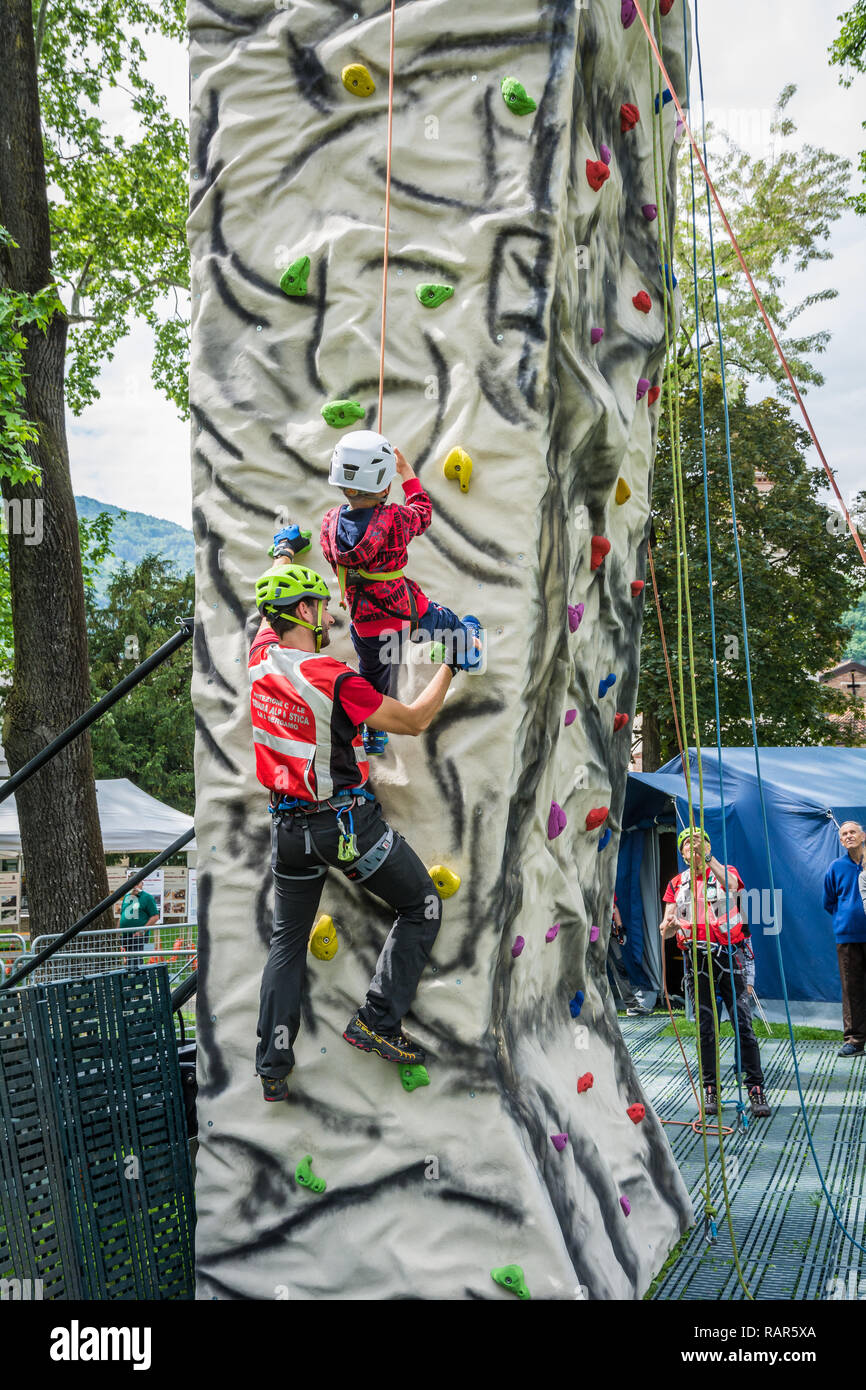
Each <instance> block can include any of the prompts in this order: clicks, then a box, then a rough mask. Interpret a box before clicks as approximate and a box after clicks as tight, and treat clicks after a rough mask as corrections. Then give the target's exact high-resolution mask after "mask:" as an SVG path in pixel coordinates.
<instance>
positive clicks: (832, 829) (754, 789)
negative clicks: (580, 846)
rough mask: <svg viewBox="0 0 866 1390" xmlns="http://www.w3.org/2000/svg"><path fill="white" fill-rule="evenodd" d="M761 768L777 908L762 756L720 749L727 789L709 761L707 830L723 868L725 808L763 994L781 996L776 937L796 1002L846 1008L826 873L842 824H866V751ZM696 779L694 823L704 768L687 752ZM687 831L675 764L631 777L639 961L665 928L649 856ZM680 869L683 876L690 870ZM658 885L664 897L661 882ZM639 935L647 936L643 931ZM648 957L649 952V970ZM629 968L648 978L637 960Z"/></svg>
mask: <svg viewBox="0 0 866 1390" xmlns="http://www.w3.org/2000/svg"><path fill="white" fill-rule="evenodd" d="M760 761H761V784H762V786H763V792H764V802H765V805H766V815H767V829H768V832H769V848H770V856H771V862H772V866H773V883H774V886H775V889H776V900H775V901H774V900H773V899H772V898H771V895H770V891H769V890H770V876H769V872H768V867H767V848H766V839H765V835H764V827H763V820H762V815H761V803H760V799H759V794H758V777H757V772H756V768H755V753H754V749H752V748H723V749H722V757H721V766H722V776H721V780H720V777H719V757H718V753H717V751H716V749H714V748H713V749H711V750H709V751H705V752H702V755H701V762H702V765H703V783H704V826H705V828H706V830H707V833H708V834H709V835H710V837H711V839H712V841H713V849H714V852H715V854H716V856H717V858H719V859H721V857H722V801H723V800H724V814H725V834H726V837H727V850H728V863H729V864H733V865H734V866H735V867H736V868H737V869H738V870H739V873H740V876H741V877H742V879H743V881H744V882H745V885H746V890H747V894H749V897H748V903H747V904H746V905H747V907H748V914H747V915H748V919H749V921H750V923H751V929H752V944H753V946H754V951H755V963H756V979H755V988H756V990H757V992H758V994H759V995H760V996H761V997H763V998H771V999H780V998H781V997H782V985H781V979H780V975H779V967H778V954H777V951H776V944H775V941H774V940H773V939H772V937H773V934H774V932H775V931H776V930H777V929H778V928H780V934H779V941H780V944H781V947H782V959H783V962H784V968H785V978H786V981H787V985H788V994H789V997H790V998H791V999H796V1000H827V1001H838V1000H839V999H840V997H841V995H840V988H839V971H838V968H837V964H836V945H835V939H834V936H833V928H832V923H831V920H830V917H829V916H828V914H827V913H826V912H825V911H824V906H823V885H824V874H825V872H826V870H827V868H828V866H829V864H830V863H831V862H832V860H834V859H837V858H838V857H839V855H840V853H841V848H840V845H839V835H838V825H839V824H841V823H842V822H843V821H845V820H856V821H860V823H861V824H864V825H866V748H762V749H760ZM689 775H690V781H691V793H692V805H693V808H694V819H695V821H696V822H697V819H698V805H699V798H698V763H697V754H696V752H695V750H694V749H691V748H690V749H689ZM674 807H675V808H676V811H674ZM687 824H688V798H687V791H686V781H685V777H684V776H683V771H682V764H681V761H680V758H679V757H677V758H675V759H673V760H672V761H671V762H669V763H667V764H665V766H664V767H662V768H659V770H658V772H632V773H629V777H628V785H627V789H626V798H625V808H624V811H623V835H622V839H621V848H620V856H619V864H618V869H617V888H616V891H617V898H618V901H619V906H620V912H621V913H622V915H623V921H624V922H625V924H626V927H627V929H628V928H629V926H630V927H631V930H630V931H629V947H630V948H631V949H632V951H633V952H634V954H635V956H637V957H639V956H640V952H641V949H642V943H643V941H644V938H645V937H646V938H647V939H649V936H650V932H651V931H656V932H657V923H658V921H659V916H658V912H657V907H656V903H655V902H653V901H650V900H649V899H648V895H647V875H646V873H642V865H643V861H644V859H645V857H646V851H647V846H648V844H649V843H650V841H651V838H652V837H653V835H654V834H655V832H656V831H657V828H658V827H659V826H665V825H667V826H668V827H670V828H674V827H676V828H677V829H678V828H680V827H681V826H682V825H687ZM657 861H658V853H657V851H656V862H657ZM679 866H680V867H681V868H682V867H683V861H682V860H680V861H679ZM657 886H658V885H657ZM660 887H661V889H662V890H663V889H664V884H661V885H660ZM658 906H659V907H660V903H659V904H658ZM653 917H655V921H652V920H651V919H652V918H653ZM641 926H642V927H643V931H640V930H638V929H637V928H639V927H641ZM649 944H650V942H649V940H647V945H649ZM651 944H652V945H654V944H655V943H654V942H652V943H651ZM650 954H651V952H650V951H649V950H646V949H645V950H644V953H643V965H644V967H646V964H647V959H648V957H649V956H650ZM632 964H633V966H634V967H635V968H637V969H638V970H640V968H641V962H640V959H636V960H633V962H632Z"/></svg>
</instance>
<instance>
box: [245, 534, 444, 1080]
mask: <svg viewBox="0 0 866 1390" xmlns="http://www.w3.org/2000/svg"><path fill="white" fill-rule="evenodd" d="M295 539H296V540H298V539H300V540H303V537H302V536H301V537H295ZM328 599H329V594H328V587H327V585H326V583H325V581H324V579H322V577H321V575H319V574H316V572H315V571H314V570H310V569H307V568H306V567H305V566H303V565H298V564H295V563H293V556H292V555H291V547H290V548H289V554H288V555H286V556H284V557H278V558H277V559H276V560H275V562H274V567H273V569H272V570H270V571H269V572H268V573H267V574H265V575H263V576H262V577H261V579H259V581H258V583H257V584H256V607H257V608H258V610H259V612H260V613H261V614H262V623H261V626H260V628H259V631H258V633H257V634H256V637H255V639H254V641H253V644H252V647H251V648H250V655H249V673H250V684H251V696H250V699H251V713H252V723H253V741H254V744H255V751H256V773H257V776H258V779H259V781H260V782H262V783H263V784H264V786H266V787H267V788H268V790H269V791H270V794H271V795H270V810H271V813H272V816H273V825H272V832H271V844H272V855H271V864H272V869H273V876H274V930H273V935H272V937H271V941H270V947H269V951H268V959H267V962H266V964H265V968H264V973H263V975H262V985H261V1002H260V1011H259V1024H258V1038H259V1043H258V1047H257V1049H256V1071H257V1072H258V1074H259V1076H260V1078H261V1083H262V1090H263V1093H264V1099H265V1100H268V1101H279V1100H285V1099H287V1098H288V1087H287V1085H286V1077H287V1076H288V1074H289V1072H290V1071H291V1070H292V1068H293V1066H294V1061H295V1059H294V1053H293V1050H292V1047H293V1044H294V1041H295V1038H296V1037H297V1034H298V1028H299V1026H300V1016H301V997H302V991H303V985H304V976H305V973H306V965H307V942H308V939H309V936H310V931H311V928H312V927H313V921H314V918H315V916H316V912H317V910H318V907H319V901H320V899H321V896H322V889H323V888H324V885H325V878H326V876H327V873H328V870H329V868H334V869H338V870H340V871H341V872H342V873H343V874H345V876H346V877H347V878H348V879H351V880H353V881H354V882H356V883H360V884H362V885H363V887H364V888H365V889H366V890H367V891H368V892H370V893H374V894H375V895H376V896H377V897H379V898H381V899H382V900H383V901H384V902H386V903H388V904H389V905H390V906H391V907H392V908H393V909H394V911H395V913H396V918H395V921H394V925H393V927H392V929H391V932H390V934H389V936H388V938H387V939H386V941H385V944H384V946H383V947H382V950H381V952H380V955H379V959H378V961H377V964H376V971H375V974H374V976H373V979H372V981H371V982H370V987H369V989H368V991H367V997H366V1000H365V1002H364V1003H363V1005H362V1006H361V1007H360V1008H359V1009H358V1011H357V1012H356V1013H355V1014H354V1015H353V1016H352V1018H351V1019H350V1020H349V1022H348V1023H347V1025H346V1028H345V1030H344V1032H343V1037H344V1038H345V1040H346V1042H348V1043H351V1044H352V1046H353V1047H357V1048H360V1049H361V1050H362V1051H364V1052H376V1053H378V1055H379V1056H380V1057H383V1058H385V1060H386V1061H391V1062H398V1063H400V1064H401V1065H403V1066H407V1065H408V1066H414V1065H419V1064H421V1063H423V1061H424V1051H423V1049H422V1048H421V1047H420V1046H419V1045H418V1044H417V1043H415V1042H413V1041H412V1040H411V1038H408V1037H407V1036H406V1034H405V1033H404V1032H403V1031H402V1019H403V1014H404V1013H405V1012H406V1011H407V1010H408V1008H409V1006H410V1004H411V1003H412V1000H413V999H414V997H415V992H416V990H417V988H418V981H419V979H420V978H421V973H422V971H423V969H424V966H425V965H426V964H427V961H428V960H429V958H430V952H431V950H432V948H433V943H434V941H435V940H436V936H437V933H438V931H439V927H440V923H441V915H442V911H441V899H440V896H439V893H438V892H437V889H436V886H435V884H434V883H433V880H432V879H431V877H430V875H429V873H428V872H427V870H426V868H425V867H424V865H423V863H422V862H421V860H420V859H419V857H418V855H417V854H416V853H415V851H414V850H413V849H411V848H410V846H409V845H408V844H407V843H406V841H405V840H404V839H403V837H402V836H401V835H399V834H397V832H396V831H394V830H392V829H391V827H390V826H389V825H388V824H387V823H386V822H385V820H384V819H383V817H382V811H381V807H380V806H379V804H378V802H377V801H376V800H375V798H374V797H373V796H372V795H371V794H370V792H369V791H368V790H367V789H366V786H365V783H366V781H367V776H368V773H369V764H368V762H367V758H366V755H365V752H364V746H363V742H362V740H361V737H360V726H361V725H362V724H363V723H364V722H365V720H366V722H367V723H368V725H369V726H370V728H372V729H374V730H377V731H382V732H384V731H385V730H390V731H391V733H399V734H410V735H415V736H417V735H418V734H420V733H423V732H424V730H425V729H427V728H428V727H429V725H430V724H431V722H432V721H433V719H434V717H435V716H436V714H437V713H438V712H439V710H440V709H441V707H442V704H443V702H444V700H445V696H446V694H447V692H448V689H449V687H450V685H451V682H452V680H453V679H454V676H455V674H456V672H457V670H458V669H459V668H458V667H457V666H456V665H455V664H449V665H443V666H441V667H440V668H439V669H438V670H437V671H436V673H435V675H434V676H433V679H432V680H431V681H430V683H429V685H428V686H427V688H426V690H424V691H422V693H421V694H420V695H419V696H418V698H417V699H416V700H414V701H413V703H412V704H411V705H404V704H401V703H400V702H399V701H398V700H393V699H391V698H390V697H389V696H387V695H384V696H383V695H382V693H381V692H380V691H377V690H374V689H373V687H372V686H371V685H370V683H369V681H366V680H364V678H363V677H361V676H359V675H358V674H357V673H356V672H354V671H353V670H352V668H351V667H350V666H346V665H345V664H344V663H343V662H342V661H338V660H336V658H334V657H331V656H329V655H327V654H326V652H325V651H324V650H323V649H324V648H326V647H327V646H328V645H329V643H330V636H329V628H331V627H332V626H333V623H334V621H335V619H334V616H333V614H331V613H329V612H328Z"/></svg>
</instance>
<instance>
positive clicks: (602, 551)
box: [589, 536, 610, 570]
mask: <svg viewBox="0 0 866 1390" xmlns="http://www.w3.org/2000/svg"><path fill="white" fill-rule="evenodd" d="M609 550H610V541H609V540H608V539H607V537H606V536H593V538H592V545H591V546H590V552H591V553H590V559H589V568H590V569H591V570H597V569H598V567H599V565H600V564H601V562H602V560H603V559H604V557H605V555H606V554H607V553H608V551H609Z"/></svg>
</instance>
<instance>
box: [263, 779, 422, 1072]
mask: <svg viewBox="0 0 866 1390" xmlns="http://www.w3.org/2000/svg"><path fill="white" fill-rule="evenodd" d="M352 816H353V818H354V823H355V835H356V836H357V841H358V853H359V855H364V854H365V853H366V852H367V850H369V849H371V848H372V846H373V845H375V844H376V842H377V840H378V839H379V838H380V836H381V835H382V834H383V833H384V831H385V830H386V829H387V824H386V822H385V821H384V820H383V818H382V808H381V806H380V805H379V803H378V802H375V803H374V802H365V803H363V804H362V805H361V806H356V807H355V808H354V809H353V811H352ZM307 834H309V841H308V840H307ZM338 840H339V831H338V828H337V820H336V814H335V812H334V811H331V810H324V811H318V812H316V814H315V815H310V816H305V815H300V814H298V813H293V812H286V813H283V814H282V815H277V816H274V824H273V829H272V838H271V844H272V853H271V867H272V869H273V874H274V931H273V935H272V936H271V943H270V949H269V951H268V959H267V962H266V964H265V969H264V973H263V975H262V988H261V998H260V1005H259V1025H258V1038H259V1044H258V1047H257V1049H256V1071H257V1072H258V1073H259V1075H261V1076H268V1077H272V1078H274V1079H277V1080H279V1079H281V1078H282V1077H284V1076H286V1075H287V1074H288V1073H289V1072H290V1071H291V1069H292V1067H293V1066H294V1061H295V1057H294V1052H293V1051H292V1044H293V1043H294V1041H295V1038H296V1037H297V1036H298V1028H299V1027H300V1022H301V992H302V990H303V985H304V977H305V974H306V970H307V938H308V937H309V934H310V930H311V928H312V926H313V923H314V921H315V919H316V914H317V912H318V910H319V902H320V900H321V897H322V890H323V888H324V886H325V879H326V878H327V874H316V875H315V876H313V873H314V871H315V869H316V868H317V867H318V868H321V866H322V860H324V861H325V862H326V863H327V864H329V865H332V866H333V867H334V868H339V867H340V861H339V860H338V858H337V845H338ZM308 843H309V845H310V849H307V844H308ZM313 847H315V850H316V851H317V852H318V853H313V852H312V849H313ZM319 856H321V857H319ZM311 871H312V872H311ZM304 874H306V875H307V876H306V877H298V875H304ZM359 887H363V888H365V889H367V891H368V892H370V893H374V894H375V895H376V897H377V898H381V899H382V901H383V902H386V903H387V904H388V905H389V907H391V908H393V909H394V911H395V913H396V914H397V916H396V919H395V921H394V925H393V927H392V928H391V931H390V933H389V935H388V937H387V939H386V941H385V944H384V946H383V947H382V950H381V952H380V955H379V959H378V961H377V962H376V973H375V974H374V976H373V979H372V980H371V982H370V988H369V989H368V991H367V998H366V1000H365V1002H364V1005H363V1007H362V1008H361V1017H362V1019H363V1020H364V1022H365V1023H367V1024H368V1025H369V1026H370V1027H373V1028H376V1029H377V1031H379V1032H382V1033H395V1032H397V1030H398V1029H399V1027H400V1023H401V1021H402V1018H403V1015H404V1014H405V1013H406V1011H407V1010H408V1008H409V1006H410V1004H411V1003H412V1000H413V999H414V998H415V992H416V990H417V988H418V981H419V980H420V978H421V974H422V971H423V969H424V966H425V965H426V964H427V962H428V960H429V959H430V952H431V951H432V949H433V943H434V941H435V940H436V936H437V934H438V932H439V927H440V925H441V921H442V902H441V899H440V897H439V894H438V892H437V890H436V886H435V884H434V883H433V880H432V879H431V877H430V875H429V873H428V872H427V870H426V868H425V867H424V865H423V863H422V862H421V860H420V859H419V858H418V855H417V854H416V853H415V851H414V850H413V849H412V848H411V847H410V846H409V845H408V844H407V843H406V841H405V840H404V839H403V837H402V835H398V834H397V833H396V831H395V832H394V844H393V846H392V848H391V851H390V853H389V855H388V857H387V859H385V861H384V863H383V864H382V865H381V866H380V867H379V868H378V869H376V871H375V872H374V873H372V874H371V875H370V877H369V878H367V879H364V880H363V882H362V883H360V884H359Z"/></svg>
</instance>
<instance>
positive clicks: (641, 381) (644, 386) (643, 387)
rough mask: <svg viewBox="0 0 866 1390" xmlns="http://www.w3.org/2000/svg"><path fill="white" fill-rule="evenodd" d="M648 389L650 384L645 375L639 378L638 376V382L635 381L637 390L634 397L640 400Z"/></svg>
mask: <svg viewBox="0 0 866 1390" xmlns="http://www.w3.org/2000/svg"><path fill="white" fill-rule="evenodd" d="M649 389H650V384H649V382H648V381H647V379H646V377H645V376H642V377H639V378H638V383H637V392H636V395H635V399H636V400H638V401H642V400H643V398H644V396H645V395H646V393H647V391H648V390H649Z"/></svg>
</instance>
